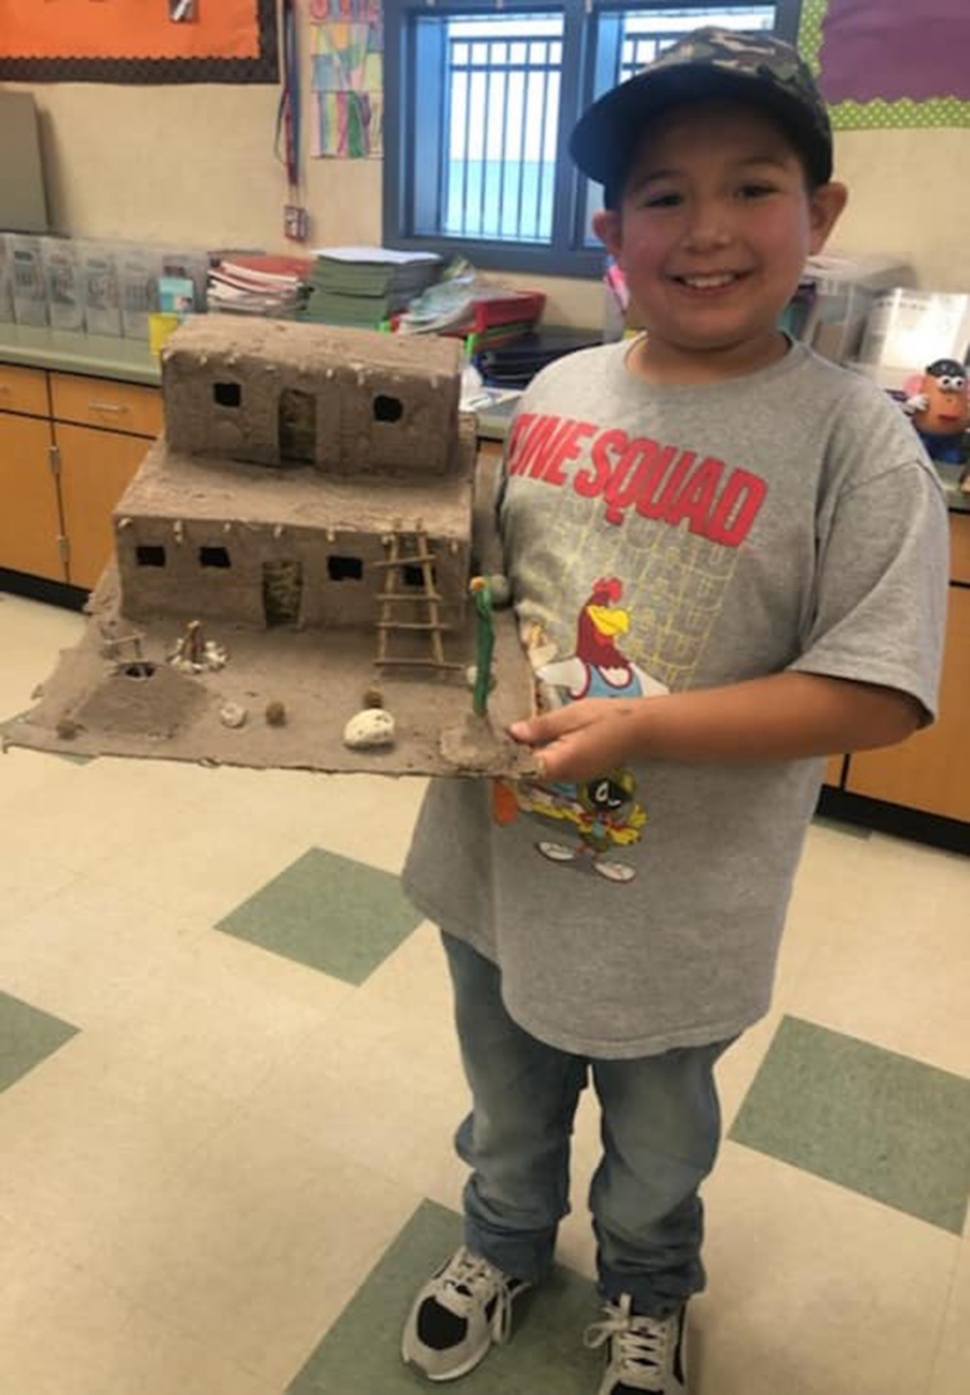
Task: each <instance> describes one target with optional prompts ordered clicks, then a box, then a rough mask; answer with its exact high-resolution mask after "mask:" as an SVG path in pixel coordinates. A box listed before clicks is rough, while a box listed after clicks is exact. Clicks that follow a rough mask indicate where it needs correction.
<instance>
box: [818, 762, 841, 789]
mask: <svg viewBox="0 0 970 1395" xmlns="http://www.w3.org/2000/svg"><path fill="white" fill-rule="evenodd" d="M844 770H845V756H829V758H828V762H827V763H826V766H825V774H824V775H823V776H822V780H823V782H824V783H825V784H826V785H832V786H834V788H835V789H839V787H840V786H841V784H842V775H843V772H844Z"/></svg>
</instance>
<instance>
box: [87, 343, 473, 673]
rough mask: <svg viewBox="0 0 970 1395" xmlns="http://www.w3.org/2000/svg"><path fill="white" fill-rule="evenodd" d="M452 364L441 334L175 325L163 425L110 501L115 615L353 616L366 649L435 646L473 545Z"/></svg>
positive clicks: (453, 347) (261, 619)
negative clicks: (117, 596) (367, 634)
mask: <svg viewBox="0 0 970 1395" xmlns="http://www.w3.org/2000/svg"><path fill="white" fill-rule="evenodd" d="M460 366H461V358H460V347H459V345H458V344H457V343H456V342H454V341H451V340H445V339H433V340H431V339H424V338H422V339H420V340H417V339H408V338H402V337H399V336H395V335H382V334H376V333H369V332H366V331H364V332H361V331H352V330H339V329H331V328H324V327H322V326H311V325H299V324H286V323H282V322H266V323H256V324H250V325H247V327H246V333H245V335H241V334H240V332H239V328H238V325H237V323H236V322H235V321H234V320H233V319H231V318H229V317H217V316H207V317H198V318H197V319H194V320H191V321H189V322H188V323H186V324H185V325H183V326H182V327H181V328H180V329H179V330H178V331H177V333H176V334H175V335H174V336H173V338H172V339H171V340H170V341H169V343H168V345H167V346H166V348H165V350H164V351H163V367H162V383H163V394H164V402H165V435H164V437H162V438H161V439H160V440H159V441H157V442H156V443H155V445H154V446H153V447H152V449H151V451H150V452H149V455H148V457H147V458H146V460H145V462H144V464H143V466H142V468H141V470H140V471H139V473H138V475H137V477H136V478H135V480H134V481H133V482H132V484H131V485H130V486H129V488H128V490H127V491H126V493H125V495H124V496H123V498H122V500H121V502H120V503H119V505H118V508H117V510H116V513H115V529H116V543H117V558H118V570H119V577H120V587H121V609H122V612H123V613H124V614H125V615H126V616H128V617H130V618H131V619H133V620H140V619H146V618H148V617H157V616H164V615H171V616H176V615H178V616H185V615H191V616H194V617H198V618H201V619H204V620H225V621H231V622H233V623H235V624H237V625H240V624H241V625H244V626H247V627H252V628H255V629H268V628H273V627H277V626H289V627H297V628H301V629H302V628H310V629H312V628H314V627H326V628H332V627H337V626H361V625H369V626H371V627H373V628H374V630H375V632H376V633H377V634H378V636H379V639H378V641H377V642H379V644H380V647H381V659H382V660H383V659H384V658H385V657H387V659H388V661H390V654H391V652H392V649H393V645H392V643H391V640H392V638H393V639H394V640H395V641H399V640H400V641H402V642H403V641H406V640H407V638H408V635H409V633H410V638H411V640H412V644H411V652H412V653H414V654H415V655H416V656H417V657H420V655H421V654H422V653H423V654H426V655H429V656H430V658H431V660H433V659H434V657H435V654H437V657H438V659H439V660H440V658H441V645H440V640H439V639H437V638H436V635H437V633H438V630H439V628H440V629H441V630H443V629H445V628H455V627H460V625H461V623H462V620H463V616H464V610H465V605H466V594H467V585H468V575H469V567H470V560H471V522H472V493H473V478H474V465H475V437H474V425H473V422H472V421H471V420H470V419H468V418H465V417H462V416H461V415H460V413H459V410H458V403H459V393H460ZM422 630H424V631H425V633H424V634H422V635H421V641H422V643H421V645H418V646H417V648H415V645H414V643H413V641H414V640H415V638H416V636H417V635H418V634H420V632H421V631H422ZM395 631H397V634H395Z"/></svg>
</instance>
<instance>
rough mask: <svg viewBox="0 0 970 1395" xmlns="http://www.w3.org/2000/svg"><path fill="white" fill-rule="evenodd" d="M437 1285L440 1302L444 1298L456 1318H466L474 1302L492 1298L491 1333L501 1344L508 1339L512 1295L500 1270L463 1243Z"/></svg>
mask: <svg viewBox="0 0 970 1395" xmlns="http://www.w3.org/2000/svg"><path fill="white" fill-rule="evenodd" d="M438 1288H439V1301H440V1298H446V1300H447V1302H446V1306H447V1307H449V1308H450V1309H451V1310H452V1312H454V1313H456V1314H457V1315H458V1316H459V1317H467V1316H468V1314H469V1313H470V1311H471V1309H472V1307H473V1305H474V1304H476V1303H480V1304H481V1305H482V1306H484V1305H485V1304H486V1303H489V1302H490V1301H491V1300H492V1299H493V1298H495V1299H496V1303H495V1311H494V1313H493V1314H492V1319H491V1322H492V1336H493V1337H494V1339H495V1341H496V1342H498V1343H500V1344H501V1343H503V1342H506V1341H508V1338H509V1333H510V1332H511V1330H512V1294H511V1293H510V1291H509V1280H508V1278H507V1276H506V1275H505V1274H503V1273H502V1271H501V1269H496V1267H495V1265H494V1264H489V1262H488V1260H487V1259H482V1258H481V1257H480V1256H479V1255H475V1254H472V1252H471V1250H468V1249H466V1248H465V1247H464V1246H462V1248H461V1249H460V1250H458V1251H457V1252H456V1253H455V1254H454V1255H453V1256H452V1259H451V1262H450V1264H449V1265H448V1267H447V1269H446V1270H445V1271H444V1273H443V1274H442V1275H441V1277H440V1278H439V1280H438Z"/></svg>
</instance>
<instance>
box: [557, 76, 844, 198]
mask: <svg viewBox="0 0 970 1395" xmlns="http://www.w3.org/2000/svg"><path fill="white" fill-rule="evenodd" d="M719 99H724V100H731V99H733V100H735V101H746V102H753V103H755V104H756V105H757V106H759V107H761V108H762V110H765V111H768V112H770V113H771V114H772V115H773V116H775V117H776V118H777V120H778V121H779V122H780V123H781V124H782V125H783V126H784V127H785V128H786V129H787V130H788V131H789V133H790V135H791V137H792V140H793V141H794V143H795V145H796V147H797V148H798V150H799V151H800V152H801V153H802V154H803V156H804V157H805V159H806V161H807V162H808V167H809V170H810V172H811V174H812V176H813V177H814V178H815V179H817V180H818V181H819V183H822V184H824V183H826V182H827V181H828V180H829V179H830V178H831V176H832V152H831V147H830V145H828V144H827V142H826V141H825V140H824V139H823V137H822V136H821V135H820V134H819V132H818V130H817V128H816V126H815V123H814V122H813V120H812V118H811V116H810V114H809V113H808V112H807V111H806V109H805V107H804V106H803V104H802V103H801V102H800V101H799V100H798V98H797V97H793V96H790V95H789V94H788V93H786V92H784V91H782V90H781V89H780V88H778V87H777V86H775V84H774V83H772V82H771V81H770V80H768V79H766V78H764V77H760V76H759V75H758V74H756V73H745V72H729V71H725V70H724V69H723V68H722V69H718V68H712V66H711V64H710V63H683V64H679V65H678V66H676V67H670V68H667V69H660V70H659V71H657V72H650V71H647V72H644V73H639V74H637V75H636V76H635V77H632V78H629V79H628V80H627V81H626V82H624V83H621V84H620V86H619V87H614V88H613V89H612V90H611V91H610V92H607V93H606V95H605V96H604V97H601V98H600V99H599V101H598V102H594V103H593V105H592V106H591V107H590V108H589V109H588V111H587V112H586V113H585V114H584V115H583V116H582V117H580V119H579V121H578V122H577V123H576V125H575V127H574V128H573V133H572V135H571V136H570V138H569V153H570V155H572V157H573V159H574V160H575V162H576V164H577V165H578V166H579V168H580V169H581V170H582V172H583V174H585V175H588V176H589V178H590V179H594V180H595V181H596V182H597V184H602V185H604V187H606V188H607V189H609V190H610V191H611V192H613V193H615V194H617V195H618V194H619V192H620V187H619V186H620V184H621V183H622V181H623V180H624V178H625V176H626V174H627V171H628V169H629V165H630V160H631V158H632V156H633V154H634V151H635V150H636V147H637V145H638V143H639V141H640V138H641V136H642V134H643V130H644V127H645V126H646V125H647V123H648V122H649V121H651V120H652V119H653V118H654V117H655V116H658V115H659V114H660V113H661V112H663V111H666V110H667V109H668V108H670V107H673V106H676V105H678V104H679V103H681V102H698V101H717V100H719Z"/></svg>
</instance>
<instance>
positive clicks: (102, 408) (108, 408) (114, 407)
mask: <svg viewBox="0 0 970 1395" xmlns="http://www.w3.org/2000/svg"><path fill="white" fill-rule="evenodd" d="M130 410H131V409H130V408H129V407H119V406H118V404H117V403H115V402H89V403H88V411H89V412H113V413H114V415H115V416H122V415H124V413H125V412H128V411H130Z"/></svg>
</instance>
